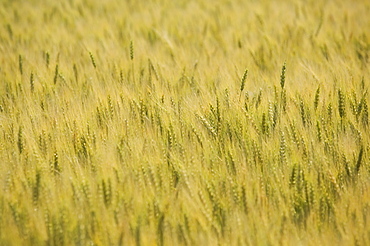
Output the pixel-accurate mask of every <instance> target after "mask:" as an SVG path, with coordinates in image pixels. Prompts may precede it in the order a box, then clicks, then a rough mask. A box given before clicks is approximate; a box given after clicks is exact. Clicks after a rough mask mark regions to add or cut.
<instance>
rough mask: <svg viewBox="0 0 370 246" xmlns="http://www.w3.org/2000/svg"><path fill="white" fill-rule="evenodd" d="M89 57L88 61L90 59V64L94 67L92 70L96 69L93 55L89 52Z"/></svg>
mask: <svg viewBox="0 0 370 246" xmlns="http://www.w3.org/2000/svg"><path fill="white" fill-rule="evenodd" d="M89 56H90V59H91V63H92V65H93V66H94V68H95V69H96V62H95V58H94V56H93V54H92V53H91V52H89Z"/></svg>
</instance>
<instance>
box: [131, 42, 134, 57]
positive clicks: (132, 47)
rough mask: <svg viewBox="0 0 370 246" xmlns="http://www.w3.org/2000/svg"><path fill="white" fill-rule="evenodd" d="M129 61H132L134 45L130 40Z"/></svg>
mask: <svg viewBox="0 0 370 246" xmlns="http://www.w3.org/2000/svg"><path fill="white" fill-rule="evenodd" d="M130 59H131V61H132V60H133V59H134V43H133V42H132V40H131V42H130Z"/></svg>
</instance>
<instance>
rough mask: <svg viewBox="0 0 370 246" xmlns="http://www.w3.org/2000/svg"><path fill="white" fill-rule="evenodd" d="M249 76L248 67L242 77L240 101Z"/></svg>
mask: <svg viewBox="0 0 370 246" xmlns="http://www.w3.org/2000/svg"><path fill="white" fill-rule="evenodd" d="M247 76H248V69H245V71H244V74H243V77H242V80H241V84H240V95H239V101H240V98H241V96H242V92H243V90H244V87H245V81H246V80H247Z"/></svg>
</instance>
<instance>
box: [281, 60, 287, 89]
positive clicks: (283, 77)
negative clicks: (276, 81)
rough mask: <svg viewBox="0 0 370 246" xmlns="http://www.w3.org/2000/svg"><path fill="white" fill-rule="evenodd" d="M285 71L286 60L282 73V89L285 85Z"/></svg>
mask: <svg viewBox="0 0 370 246" xmlns="http://www.w3.org/2000/svg"><path fill="white" fill-rule="evenodd" d="M285 71H286V62H284V64H283V67H282V68H281V75H280V86H281V89H284V85H285Z"/></svg>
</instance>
